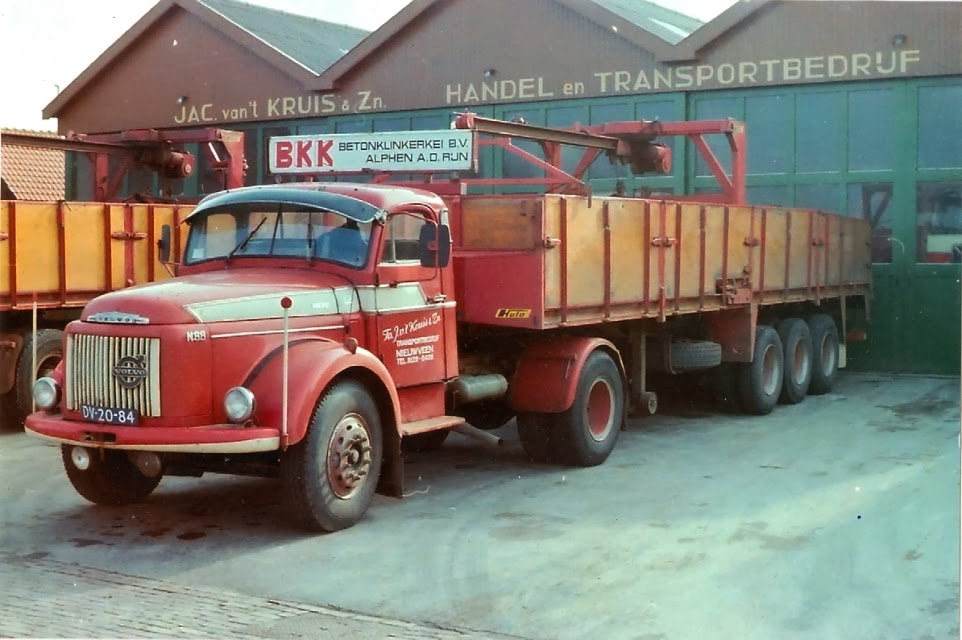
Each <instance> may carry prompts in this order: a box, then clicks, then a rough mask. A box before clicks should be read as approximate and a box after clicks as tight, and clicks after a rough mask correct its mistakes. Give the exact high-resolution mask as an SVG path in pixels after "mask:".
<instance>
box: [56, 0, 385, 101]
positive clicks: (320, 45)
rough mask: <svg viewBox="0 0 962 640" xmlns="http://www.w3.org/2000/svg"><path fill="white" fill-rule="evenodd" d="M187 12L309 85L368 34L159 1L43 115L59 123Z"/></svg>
mask: <svg viewBox="0 0 962 640" xmlns="http://www.w3.org/2000/svg"><path fill="white" fill-rule="evenodd" d="M175 10H182V11H186V12H188V13H190V14H192V15H193V16H195V17H196V18H198V19H200V20H201V21H202V22H204V23H205V24H207V25H208V26H210V27H211V28H213V29H216V30H217V31H220V32H221V33H223V34H224V35H225V36H227V37H228V38H230V39H231V40H233V41H234V42H236V43H237V44H239V45H240V46H242V47H244V48H245V49H247V50H249V51H251V52H252V53H254V54H255V55H257V56H259V57H260V58H262V59H264V60H265V61H266V62H268V63H269V64H271V65H273V66H274V67H276V68H277V69H278V70H279V71H282V72H284V73H286V74H287V75H288V76H290V77H292V78H294V79H295V80H297V81H299V82H301V83H302V84H305V85H306V84H308V83H310V82H312V81H313V80H314V79H315V78H316V77H317V75H318V74H319V73H321V71H323V70H324V69H326V68H327V67H329V66H330V65H331V64H332V63H333V62H334V61H336V60H337V59H338V58H339V57H341V56H343V55H344V53H346V52H347V51H349V50H350V49H351V48H352V47H354V46H355V45H357V44H358V43H359V42H361V41H362V40H364V38H365V37H367V35H368V32H367V31H364V30H363V29H356V28H354V27H349V26H346V25H342V24H335V23H333V22H326V21H324V20H318V19H317V18H310V17H307V16H301V15H297V14H293V13H287V12H285V11H277V10H275V9H268V8H266V7H260V6H257V5H252V4H248V3H246V2H239V1H237V0H160V1H159V2H158V3H157V4H156V5H154V7H153V8H152V9H151V10H150V11H148V12H147V13H146V14H144V16H143V17H142V18H141V19H140V20H138V21H137V22H136V23H135V24H134V25H133V26H132V27H131V28H130V29H128V30H127V32H126V33H124V35H122V36H121V37H120V38H119V39H118V40H117V41H116V42H114V43H113V44H112V45H110V47H108V48H107V50H106V51H104V52H103V53H102V54H101V55H100V57H99V58H97V59H96V60H95V61H94V62H93V64H91V65H90V66H89V67H87V68H86V69H85V70H84V71H83V73H81V74H80V75H79V76H77V78H75V79H74V81H73V82H71V83H70V84H69V85H67V87H66V88H65V89H64V90H63V91H61V92H60V94H59V95H58V96H57V97H56V98H54V99H53V101H51V102H50V104H48V105H47V106H46V107H45V108H44V110H43V117H44V118H55V117H57V114H58V113H59V111H60V110H61V109H62V108H63V107H64V106H66V105H67V104H68V103H69V102H70V101H71V100H72V99H73V98H74V97H75V96H76V95H77V94H78V93H79V92H80V91H81V90H83V88H84V87H85V86H86V85H87V84H89V83H90V82H92V81H93V80H94V79H95V78H96V77H97V76H98V75H100V74H101V73H103V72H105V71H106V70H107V69H108V68H109V67H110V65H111V64H112V63H113V62H114V61H115V60H117V59H118V58H120V57H121V56H122V55H123V54H124V53H125V52H126V50H127V49H128V48H129V47H131V46H132V45H134V44H135V43H136V41H137V39H138V38H140V36H142V35H143V34H144V33H145V32H147V31H149V30H150V28H151V27H153V26H154V25H155V24H156V23H157V22H158V21H160V20H161V19H163V18H164V17H165V16H166V15H167V14H168V13H169V12H170V11H175Z"/></svg>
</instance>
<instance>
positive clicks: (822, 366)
mask: <svg viewBox="0 0 962 640" xmlns="http://www.w3.org/2000/svg"><path fill="white" fill-rule="evenodd" d="M808 328H809V330H811V332H812V383H811V384H810V385H809V387H808V392H809V393H810V394H812V395H816V396H817V395H822V394H825V393H828V392H829V391H831V390H832V385H834V384H835V377H836V376H837V375H838V328H837V327H836V326H835V321H834V320H832V317H831V316H828V315H826V314H824V313H816V314H814V315H811V316H809V318H808Z"/></svg>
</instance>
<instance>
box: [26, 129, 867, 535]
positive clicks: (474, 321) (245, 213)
mask: <svg viewBox="0 0 962 640" xmlns="http://www.w3.org/2000/svg"><path fill="white" fill-rule="evenodd" d="M673 135H682V136H687V137H688V138H689V139H690V140H691V141H692V142H693V143H694V144H693V148H694V149H696V150H698V152H699V153H700V154H701V155H702V156H703V157H704V158H705V160H706V162H707V163H708V166H709V167H710V168H711V170H712V172H713V173H714V175H715V176H716V177H717V178H718V180H719V182H720V186H721V190H720V191H719V192H718V193H712V194H707V193H703V194H697V195H695V196H671V197H670V198H669V197H634V196H630V197H625V196H623V195H616V196H610V197H607V196H605V197H602V196H599V195H597V194H592V193H591V192H590V190H589V188H588V186H587V183H586V182H585V181H584V180H583V179H582V178H583V176H584V174H585V171H586V170H587V169H588V167H589V166H591V164H592V163H593V162H595V161H596V160H597V159H599V157H600V156H602V155H607V156H608V157H609V158H610V159H611V160H612V161H613V162H619V163H623V164H625V165H627V166H629V167H630V168H631V170H632V171H634V172H636V173H641V172H649V171H660V172H666V171H669V170H670V166H671V153H670V149H669V148H668V147H666V146H664V145H662V144H660V143H659V142H658V139H659V138H660V137H663V136H673ZM708 135H718V136H723V137H724V139H725V140H726V141H727V143H728V144H727V146H728V149H729V150H730V152H731V175H728V174H727V173H726V172H725V171H724V170H723V168H722V164H721V163H720V162H719V161H718V159H717V158H716V157H715V154H714V153H713V152H712V150H711V148H710V146H709V144H708V143H707V142H706V136H708ZM519 139H525V140H528V141H535V142H537V143H538V144H539V145H540V147H541V148H542V150H543V151H544V154H543V156H544V157H539V156H538V155H536V154H533V153H531V152H530V151H528V150H525V149H523V148H520V147H519V146H517V145H516V144H515V141H516V140H519ZM485 147H493V148H496V149H500V150H501V152H502V153H504V154H511V155H513V156H516V157H520V158H523V159H525V160H527V161H529V162H531V163H533V165H534V166H535V167H536V169H537V175H535V176H534V177H529V178H514V179H489V178H480V177H472V176H476V175H477V174H475V173H473V172H475V171H477V169H478V157H479V152H480V151H481V150H482V149H484V148H485ZM572 147H577V148H579V149H581V150H582V155H581V156H580V159H578V160H577V162H572V159H571V157H570V154H568V157H567V158H566V157H565V155H564V154H563V153H562V150H564V149H569V148H572ZM269 151H270V162H271V169H272V171H273V172H275V173H278V174H283V173H292V174H296V173H301V174H308V175H310V176H312V177H317V176H324V175H326V176H331V175H337V176H339V177H341V176H344V175H348V174H351V173H352V172H353V173H361V174H363V175H364V176H365V177H364V180H365V182H363V183H351V182H307V183H280V184H275V185H268V186H258V187H247V188H242V189H235V190H228V191H225V192H222V193H218V194H215V195H212V196H209V197H207V198H206V199H204V200H203V201H202V202H201V203H200V204H199V205H198V206H197V208H196V209H194V211H193V212H192V213H191V214H190V216H189V217H187V218H186V220H185V224H186V226H187V235H186V241H185V245H184V248H183V257H182V259H181V261H180V263H179V265H178V266H177V277H176V278H174V279H170V280H167V281H165V282H161V283H154V284H148V285H143V286H137V287H132V288H129V289H125V290H123V291H116V292H113V293H109V294H107V295H104V296H101V297H99V298H97V299H95V300H94V301H92V302H91V303H89V304H88V305H87V306H86V308H85V309H84V311H83V315H82V317H81V318H80V320H78V321H76V322H73V323H71V324H70V325H69V326H68V327H67V329H66V336H65V359H64V361H63V362H62V363H61V365H60V366H58V367H57V369H56V370H55V371H54V372H52V373H51V375H50V376H49V377H45V378H43V379H41V380H39V381H38V382H37V383H36V385H35V387H34V398H35V401H36V403H37V406H38V407H39V408H40V410H39V411H38V412H36V413H34V414H32V415H31V416H30V417H29V418H28V419H27V430H28V431H29V432H30V433H32V434H34V435H37V436H39V437H42V438H45V439H47V440H52V441H54V442H57V443H59V444H61V445H62V458H63V464H64V466H65V468H66V472H67V476H68V478H69V479H70V481H71V482H72V484H73V486H74V487H75V488H76V489H77V491H78V492H79V493H80V494H81V495H82V496H83V497H85V498H87V499H88V500H91V501H92V502H95V503H109V504H122V503H127V502H132V501H136V500H140V499H143V498H145V497H146V496H147V495H148V494H150V493H151V492H152V491H153V489H154V488H155V487H156V486H157V484H158V483H159V482H160V480H161V478H162V477H163V476H164V475H165V474H193V475H198V474H201V473H203V472H222V473H237V474H260V475H272V476H279V478H280V480H281V487H282V491H283V495H284V497H285V499H286V501H287V502H288V503H289V505H290V508H291V511H292V514H293V516H294V517H295V518H296V519H297V520H298V521H299V522H301V523H303V524H304V525H305V526H307V527H308V528H311V529H315V530H324V531H334V530H338V529H342V528H345V527H348V526H351V525H352V524H354V523H355V522H357V521H358V520H359V519H360V518H361V517H362V516H363V514H364V513H365V511H366V509H367V508H368V506H369V504H370V501H371V499H372V496H373V494H374V493H375V491H376V490H379V491H381V492H383V493H387V494H389V495H394V496H401V495H402V494H403V454H402V451H403V450H404V449H412V448H414V449H427V448H431V447H435V446H438V445H439V444H440V443H441V442H442V441H443V440H444V438H445V437H446V436H447V435H448V433H449V432H450V431H451V430H452V429H461V430H465V429H467V432H468V433H480V432H479V431H477V430H479V429H480V430H486V429H493V428H497V427H501V426H503V425H505V424H506V423H507V422H508V421H510V420H511V419H512V418H516V421H517V428H518V434H519V437H520V441H521V444H522V446H523V448H524V450H525V451H526V452H527V454H528V455H529V456H530V457H531V458H533V459H535V460H539V461H545V462H555V463H558V464H564V465H577V466H591V465H597V464H600V463H603V462H604V461H605V459H606V458H607V457H608V455H609V454H610V453H611V451H612V449H613V447H614V446H615V443H616V440H617V437H618V434H619V431H620V430H621V428H622V426H623V423H624V421H625V416H626V413H627V412H628V411H629V410H630V409H637V410H641V411H648V412H654V411H655V409H656V406H657V399H656V396H655V394H654V393H653V392H652V391H651V390H650V389H649V388H648V384H647V373H648V372H650V371H662V372H669V373H682V372H688V371H694V370H699V369H710V368H718V369H717V371H720V372H721V373H722V376H721V377H722V378H723V379H724V380H726V381H727V382H728V384H729V385H730V388H731V392H732V396H733V397H734V398H735V399H736V400H737V403H738V405H739V406H740V407H741V408H742V409H743V410H744V411H746V412H748V413H753V414H765V413H768V412H770V411H771V410H772V409H773V408H774V407H775V406H776V404H777V403H778V402H779V401H782V402H787V403H797V402H801V401H802V400H803V399H804V398H805V396H806V394H811V393H825V392H827V391H828V390H829V389H830V388H831V385H832V382H833V379H834V378H835V375H836V371H837V369H838V367H839V366H843V365H844V363H845V355H846V354H845V344H844V337H845V336H846V333H847V326H846V325H847V318H848V309H849V307H850V306H854V305H858V306H860V307H864V306H865V304H866V301H867V298H868V296H869V294H870V289H871V283H870V270H869V249H870V245H869V227H868V224H867V223H866V222H864V221H862V220H858V219H854V218H847V217H842V216H838V215H834V214H830V213H824V212H819V211H811V210H799V209H787V208H784V207H779V206H770V207H760V206H749V205H746V204H744V192H745V182H744V168H745V156H744V151H745V149H744V127H743V125H742V124H741V123H738V122H735V121H732V120H723V121H712V122H687V123H658V122H626V123H611V124H607V125H603V126H596V127H580V128H575V129H573V130H554V129H545V128H540V127H533V126H528V125H526V124H521V123H511V122H501V121H495V120H488V119H484V118H479V117H475V116H473V115H472V114H462V115H461V116H460V117H459V118H458V119H457V121H456V123H455V127H453V128H452V129H451V130H444V131H422V132H403V133H390V134H389V133H385V134H343V135H315V136H293V137H285V138H277V139H273V140H272V141H271V143H270V149H269ZM566 160H567V162H566ZM451 171H456V172H458V173H457V174H455V175H451V174H450V172H451ZM443 172H448V173H443ZM402 178H403V179H402ZM479 187H481V188H483V187H497V188H499V189H502V190H522V189H527V190H528V192H526V193H520V192H519V193H500V194H495V193H490V194H479V193H477V192H476V191H477V190H478V188H479ZM469 188H470V189H471V190H472V191H474V192H473V193H469ZM163 235H164V237H172V234H171V233H169V232H167V231H165V232H164V234H163ZM168 249H169V247H162V250H164V251H166V250H168ZM466 425H473V426H466Z"/></svg>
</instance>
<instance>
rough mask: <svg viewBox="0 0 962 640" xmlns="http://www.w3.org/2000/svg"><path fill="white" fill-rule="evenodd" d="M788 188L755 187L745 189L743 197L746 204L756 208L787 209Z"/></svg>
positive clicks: (789, 199) (788, 199)
mask: <svg viewBox="0 0 962 640" xmlns="http://www.w3.org/2000/svg"><path fill="white" fill-rule="evenodd" d="M790 193H791V192H790V191H789V187H780V186H757V187H746V188H745V197H746V199H747V200H748V204H754V205H758V206H776V207H787V206H789V203H790V202H791V195H790Z"/></svg>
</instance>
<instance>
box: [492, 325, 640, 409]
mask: <svg viewBox="0 0 962 640" xmlns="http://www.w3.org/2000/svg"><path fill="white" fill-rule="evenodd" d="M596 349H604V350H605V351H607V352H608V353H609V354H610V355H611V357H612V358H614V360H615V362H616V363H617V364H618V369H619V370H620V371H621V375H622V377H624V375H625V368H624V365H623V364H622V362H621V355H620V354H619V353H618V349H617V348H616V347H615V345H614V344H612V343H611V342H609V341H608V340H605V339H603V338H594V337H578V336H560V337H554V338H550V339H547V340H542V341H539V342H536V343H534V344H531V345H529V346H528V347H527V348H526V349H525V350H524V353H523V354H522V356H521V359H520V360H519V361H518V366H517V368H515V371H514V376H513V377H512V379H511V386H510V387H509V390H508V404H509V405H510V406H511V408H512V409H514V410H515V411H518V412H532V413H561V412H562V411H566V410H568V408H570V407H571V405H572V404H573V403H574V400H575V392H576V391H577V388H578V380H579V378H580V377H581V369H582V368H583V367H584V364H585V361H586V360H587V359H588V356H590V355H591V354H592V353H593V352H594V351H595V350H596Z"/></svg>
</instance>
